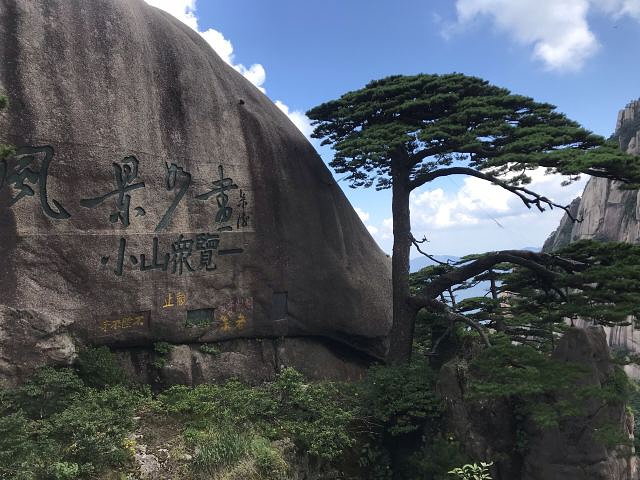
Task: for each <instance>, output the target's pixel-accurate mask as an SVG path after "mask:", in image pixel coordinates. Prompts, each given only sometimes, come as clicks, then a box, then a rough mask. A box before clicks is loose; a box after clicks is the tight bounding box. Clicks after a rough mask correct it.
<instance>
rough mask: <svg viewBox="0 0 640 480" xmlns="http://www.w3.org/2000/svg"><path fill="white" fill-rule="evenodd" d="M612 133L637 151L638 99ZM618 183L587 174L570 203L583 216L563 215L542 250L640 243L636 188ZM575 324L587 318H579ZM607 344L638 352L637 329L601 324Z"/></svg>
mask: <svg viewBox="0 0 640 480" xmlns="http://www.w3.org/2000/svg"><path fill="white" fill-rule="evenodd" d="M615 136H616V137H617V138H618V141H619V142H620V147H621V148H623V149H624V150H626V151H627V152H628V153H630V154H633V155H640V100H636V101H633V102H631V103H629V104H628V105H627V106H626V107H625V108H624V109H623V110H620V112H619V113H618V120H617V122H616V130H615ZM618 187H619V183H618V182H614V181H611V180H606V179H603V178H595V177H594V178H591V179H590V180H589V182H588V183H587V186H586V187H585V189H584V193H583V194H582V197H581V198H577V199H575V200H574V201H573V202H572V203H571V207H570V208H571V214H572V215H573V216H574V217H576V218H582V219H584V220H583V221H582V222H581V223H574V222H572V221H571V220H570V218H569V217H568V216H567V215H565V216H564V217H563V218H562V220H561V222H560V226H559V227H558V229H557V230H556V231H555V232H553V233H552V234H551V236H550V237H549V238H548V239H547V241H546V242H545V243H544V247H543V251H545V252H552V251H555V250H558V249H560V248H562V247H565V246H567V245H569V244H570V243H572V242H575V241H578V240H583V239H590V240H600V241H609V242H627V243H640V191H638V190H620V188H618ZM577 325H578V326H586V325H588V323H587V322H584V321H579V322H578V324H577ZM605 332H606V334H607V340H608V343H609V346H610V347H611V348H614V349H619V350H625V351H630V352H640V331H638V330H637V329H635V328H633V325H629V326H615V327H605ZM625 371H626V372H627V374H628V375H629V376H630V377H631V378H633V379H635V380H639V379H640V368H638V367H637V366H635V365H628V366H626V367H625Z"/></svg>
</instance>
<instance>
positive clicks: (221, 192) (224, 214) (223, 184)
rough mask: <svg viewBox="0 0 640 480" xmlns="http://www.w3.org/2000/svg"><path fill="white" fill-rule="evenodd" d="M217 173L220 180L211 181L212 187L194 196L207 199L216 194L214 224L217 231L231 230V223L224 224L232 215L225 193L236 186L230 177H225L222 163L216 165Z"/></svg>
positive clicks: (227, 196)
mask: <svg viewBox="0 0 640 480" xmlns="http://www.w3.org/2000/svg"><path fill="white" fill-rule="evenodd" d="M218 174H219V175H220V180H215V181H214V182H213V183H212V186H213V189H212V190H210V191H209V192H206V193H203V194H201V195H198V196H197V197H196V198H197V199H198V200H208V199H209V198H211V197H212V196H213V195H215V196H216V202H217V204H218V211H217V212H216V216H215V224H216V226H217V227H218V231H219V232H223V231H228V230H233V227H232V226H231V225H225V223H228V222H229V221H230V220H231V216H232V215H233V208H232V207H230V206H229V195H227V192H228V191H229V190H236V189H237V188H238V186H237V185H236V184H235V183H233V180H232V179H231V178H229V177H226V178H225V176H224V168H223V167H222V165H220V166H218Z"/></svg>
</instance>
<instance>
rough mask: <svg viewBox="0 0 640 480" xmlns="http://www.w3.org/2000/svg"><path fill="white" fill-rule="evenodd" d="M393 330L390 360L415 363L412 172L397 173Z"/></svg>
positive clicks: (394, 201) (394, 196) (394, 210)
mask: <svg viewBox="0 0 640 480" xmlns="http://www.w3.org/2000/svg"><path fill="white" fill-rule="evenodd" d="M392 177H393V200H392V212H393V257H392V260H391V262H392V263H391V275H392V286H393V326H392V328H391V335H390V347H389V348H390V349H389V356H388V360H389V362H390V363H394V364H397V363H403V362H408V361H409V360H410V359H411V348H412V345H411V343H412V341H413V325H414V324H413V322H414V316H415V312H414V310H413V308H412V307H411V306H410V305H409V303H408V299H409V252H410V250H411V239H410V235H411V218H410V216H409V193H411V191H410V189H409V172H408V170H401V171H393V172H392Z"/></svg>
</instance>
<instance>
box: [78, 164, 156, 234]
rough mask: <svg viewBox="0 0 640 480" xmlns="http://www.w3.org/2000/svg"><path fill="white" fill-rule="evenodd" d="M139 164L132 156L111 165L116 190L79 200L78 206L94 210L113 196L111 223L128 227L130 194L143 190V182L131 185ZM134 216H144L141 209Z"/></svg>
mask: <svg viewBox="0 0 640 480" xmlns="http://www.w3.org/2000/svg"><path fill="white" fill-rule="evenodd" d="M139 164H140V162H139V161H138V159H137V158H136V157H134V156H130V157H126V158H125V159H124V160H122V162H120V163H115V162H114V164H113V176H114V177H115V183H116V188H115V190H112V191H110V192H108V193H105V194H104V195H102V196H100V197H95V198H88V199H83V200H80V205H82V206H83V207H86V208H96V207H97V206H98V205H100V204H101V203H102V202H104V201H105V200H107V199H108V198H109V197H112V196H115V198H116V209H115V211H114V212H112V213H111V215H110V216H109V221H110V222H111V223H116V222H118V221H120V222H122V224H123V225H124V226H125V228H126V227H128V226H129V224H130V221H129V212H130V206H131V195H129V193H130V192H132V191H133V190H137V189H139V188H144V182H138V183H133V182H134V181H135V180H137V178H138V166H139ZM135 211H136V216H141V215H145V211H144V209H143V208H142V207H137V208H136V209H135Z"/></svg>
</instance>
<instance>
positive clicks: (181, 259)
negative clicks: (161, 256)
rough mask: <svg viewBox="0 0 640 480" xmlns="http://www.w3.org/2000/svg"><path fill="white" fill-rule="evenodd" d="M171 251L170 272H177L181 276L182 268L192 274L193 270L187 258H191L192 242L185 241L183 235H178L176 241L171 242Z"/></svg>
mask: <svg viewBox="0 0 640 480" xmlns="http://www.w3.org/2000/svg"><path fill="white" fill-rule="evenodd" d="M171 249H172V250H173V255H172V257H171V262H172V265H173V267H172V270H171V272H172V273H176V272H177V273H178V274H179V275H182V271H183V268H186V269H187V270H188V271H190V272H193V271H194V269H193V267H192V266H191V264H190V263H189V257H191V252H192V251H193V240H189V239H185V238H184V236H183V235H180V238H178V241H177V242H173V244H172V245H171Z"/></svg>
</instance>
